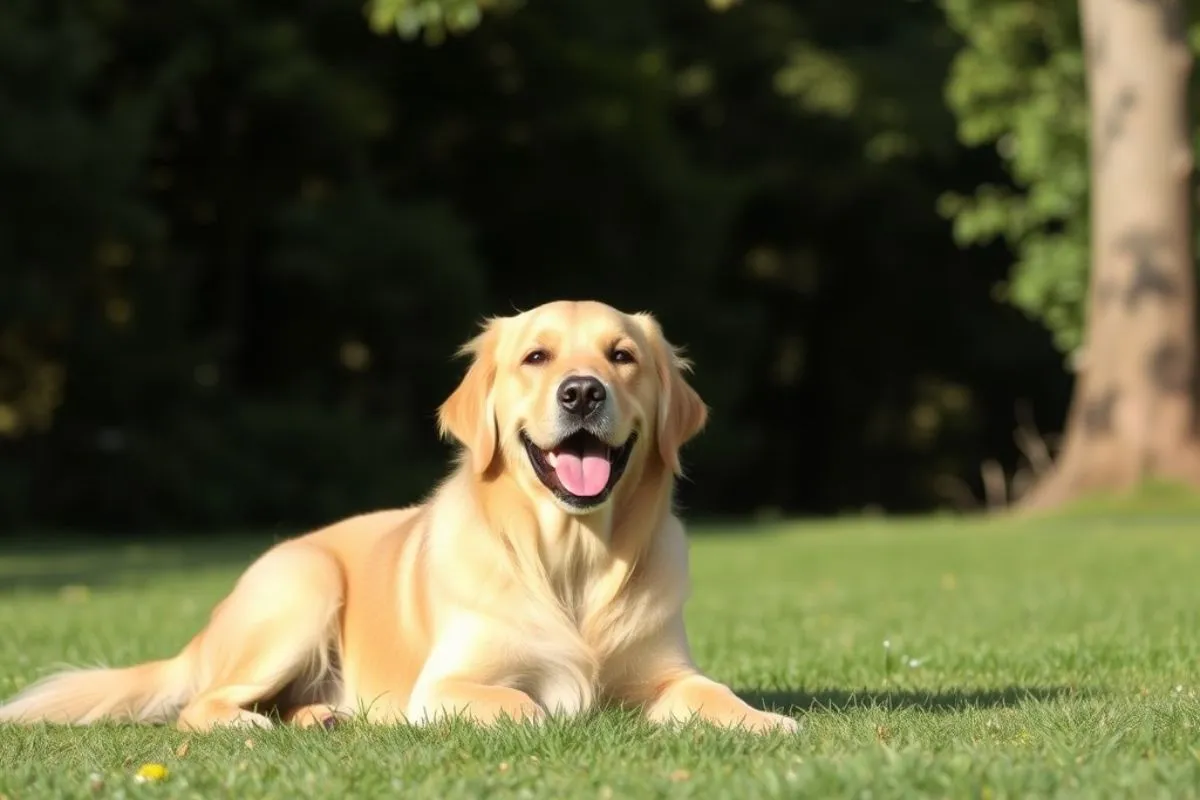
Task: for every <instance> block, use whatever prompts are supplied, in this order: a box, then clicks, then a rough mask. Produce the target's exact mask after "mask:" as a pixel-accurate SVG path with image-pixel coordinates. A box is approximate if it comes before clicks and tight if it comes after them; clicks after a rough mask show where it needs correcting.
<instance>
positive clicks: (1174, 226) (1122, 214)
mask: <svg viewBox="0 0 1200 800" xmlns="http://www.w3.org/2000/svg"><path fill="white" fill-rule="evenodd" d="M1080 16H1081V18H1082V25H1083V40H1084V46H1085V52H1086V58H1087V81H1088V102H1089V106H1090V116H1091V124H1090V142H1091V148H1090V149H1091V152H1090V159H1091V175H1092V181H1091V192H1090V195H1091V243H1090V244H1091V274H1090V279H1089V289H1088V292H1089V294H1088V308H1087V321H1086V329H1085V334H1084V343H1083V353H1082V357H1081V359H1080V360H1079V363H1078V366H1077V369H1078V371H1079V375H1078V380H1077V382H1076V387H1075V393H1074V397H1073V398H1072V402H1071V409H1070V412H1069V414H1068V417H1067V426H1066V430H1065V436H1064V439H1063V449H1062V452H1061V455H1060V458H1059V460H1058V462H1057V463H1056V464H1055V466H1054V468H1053V469H1052V470H1051V472H1050V473H1049V474H1048V475H1047V476H1046V477H1045V478H1044V479H1043V480H1042V481H1041V482H1040V483H1039V484H1037V485H1036V486H1035V487H1034V488H1033V489H1032V490H1031V492H1030V493H1029V494H1028V495H1027V496H1026V498H1025V499H1024V501H1023V505H1024V506H1025V507H1027V508H1044V507H1048V506H1053V505H1057V504H1059V503H1062V502H1064V501H1066V500H1069V499H1072V498H1074V497H1076V496H1078V495H1081V494H1085V493H1090V492H1095V491H1102V490H1123V489H1130V488H1133V487H1135V486H1136V485H1138V484H1140V483H1141V482H1142V481H1143V480H1145V479H1146V478H1161V479H1165V480H1176V481H1182V482H1185V483H1188V484H1192V485H1200V441H1198V438H1197V408H1198V403H1197V399H1198V397H1200V387H1198V385H1197V368H1196V329H1195V324H1196V321H1195V305H1196V303H1195V293H1196V280H1195V264H1194V262H1193V259H1192V243H1191V238H1192V226H1191V199H1190V186H1191V175H1192V149H1191V125H1190V120H1189V115H1188V97H1187V93H1188V79H1189V75H1190V73H1191V55H1190V52H1189V49H1188V46H1187V40H1186V33H1187V32H1186V24H1185V22H1186V21H1185V13H1184V7H1183V4H1182V2H1181V0H1080Z"/></svg>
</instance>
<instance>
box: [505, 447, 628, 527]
mask: <svg viewBox="0 0 1200 800" xmlns="http://www.w3.org/2000/svg"><path fill="white" fill-rule="evenodd" d="M636 440H637V433H633V434H631V435H630V437H629V438H628V439H627V440H626V441H625V444H623V445H621V446H620V447H612V446H611V445H609V444H607V443H606V442H603V441H601V440H600V439H599V438H598V437H596V436H594V435H593V434H591V433H588V432H587V431H583V430H581V431H576V432H575V433H573V434H571V435H570V436H568V437H567V438H566V439H563V440H562V441H561V442H559V443H558V444H557V445H555V446H554V447H552V448H550V449H549V450H543V449H541V448H540V447H538V446H537V445H536V444H534V443H533V441H532V440H531V439H530V438H529V436H528V435H526V433H525V431H521V441H522V442H524V443H525V452H527V453H528V454H529V462H530V463H531V464H533V471H534V472H535V473H537V476H538V478H539V479H540V480H541V482H542V483H543V484H545V486H546V488H547V489H549V490H550V491H552V492H554V494H555V495H556V496H557V497H558V498H559V499H560V500H562V501H564V502H566V503H568V504H569V505H571V506H574V507H575V508H591V507H593V506H598V505H600V504H601V503H603V502H604V501H605V500H606V499H608V496H609V494H611V493H612V490H613V487H614V486H616V485H617V481H619V480H621V475H622V474H623V473H624V472H625V467H626V465H627V464H628V463H629V454H630V453H631V452H633V444H634V442H635V441H636Z"/></svg>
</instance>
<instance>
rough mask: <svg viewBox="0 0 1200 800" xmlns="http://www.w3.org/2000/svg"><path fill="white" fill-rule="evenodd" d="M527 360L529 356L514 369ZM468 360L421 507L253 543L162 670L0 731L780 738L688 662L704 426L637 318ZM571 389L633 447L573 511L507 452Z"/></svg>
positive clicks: (74, 693)
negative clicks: (761, 734)
mask: <svg viewBox="0 0 1200 800" xmlns="http://www.w3.org/2000/svg"><path fill="white" fill-rule="evenodd" d="M618 349H619V350H622V351H623V352H624V353H625V354H626V355H628V356H630V360H619V359H617V358H615V357H614V352H615V351H616V350H618ZM533 350H538V351H540V352H541V354H542V355H544V356H545V358H542V359H540V360H539V361H538V362H537V363H530V360H531V359H530V353H531V352H532V351H533ZM465 352H466V353H467V354H468V355H470V357H471V359H472V361H471V365H470V367H469V369H468V370H467V374H466V376H465V377H464V379H463V381H462V383H461V384H460V385H459V387H458V388H457V389H456V390H455V391H454V393H453V394H452V395H451V397H450V398H449V399H448V400H447V401H446V403H445V404H444V405H443V406H442V408H441V409H440V412H439V421H440V425H441V428H442V431H443V433H444V434H446V435H448V436H451V437H453V438H455V439H456V440H458V441H459V442H461V443H462V445H463V447H464V450H463V457H462V458H461V459H460V463H459V464H458V466H457V467H456V469H455V470H454V471H453V473H452V474H451V475H450V476H449V477H448V479H447V480H446V481H445V482H444V483H443V484H442V485H441V486H439V487H438V488H437V489H436V490H435V491H434V492H433V494H432V495H431V496H430V497H429V498H428V500H427V501H426V502H424V503H422V504H421V505H418V506H413V507H410V508H406V509H400V510H394V511H381V512H377V513H371V514H365V515H362V516H357V517H353V518H350V519H346V520H343V521H341V522H338V523H336V524H334V525H331V526H329V527H326V528H323V529H321V530H317V531H315V532H312V533H309V534H307V535H305V536H301V537H299V538H296V539H293V540H290V541H286V542H284V543H281V544H279V545H277V546H275V547H273V548H271V549H270V550H269V551H267V552H266V553H265V554H264V555H263V556H261V557H260V558H259V559H258V560H257V561H256V562H254V563H253V564H252V565H251V566H250V567H249V568H248V569H247V570H246V572H245V573H244V574H243V575H242V576H241V578H240V579H239V580H238V582H237V584H236V586H235V587H234V589H233V591H232V592H231V593H230V594H229V595H228V596H227V597H226V598H225V599H224V600H223V601H222V602H221V603H220V604H219V605H218V606H217V608H216V609H215V610H214V611H213V614H212V618H211V620H210V621H209V623H208V625H207V626H206V627H205V628H204V629H203V630H201V631H200V633H198V634H197V635H196V636H195V637H194V638H193V639H192V640H191V642H190V643H189V644H188V645H187V646H186V647H185V648H184V649H183V650H182V652H180V653H179V654H178V655H177V656H175V657H174V658H172V659H168V660H165V661H158V662H151V663H148V664H143V665H140V666H134V667H129V668H125V669H112V670H79V671H68V672H64V673H60V674H57V675H53V676H51V677H49V678H48V679H46V680H44V681H42V682H39V683H37V684H35V685H33V686H31V687H30V688H29V689H27V690H26V691H24V692H23V693H21V694H20V695H18V696H17V697H16V698H13V699H12V700H11V701H9V702H8V703H7V704H6V705H3V706H0V721H11V722H19V723H32V722H37V721H48V722H56V723H70V724H86V723H90V722H95V721H97V720H100V719H105V718H114V719H131V720H138V721H147V722H161V721H169V720H176V721H177V723H178V724H179V726H180V727H182V728H185V729H193V730H207V729H210V728H212V727H214V726H221V725H237V724H243V725H260V726H270V725H271V724H272V723H271V721H270V719H269V718H268V716H267V715H266V714H264V713H263V712H264V711H267V710H270V709H273V710H275V711H277V712H278V713H279V714H280V716H281V717H282V718H283V719H285V720H289V721H293V722H296V723H298V724H313V723H319V722H324V721H326V720H327V719H328V718H330V716H331V715H339V716H342V715H345V716H351V715H358V714H361V715H364V716H365V717H366V718H367V719H369V720H371V721H373V722H378V723H398V722H404V721H407V722H411V723H420V722H422V721H426V720H430V719H434V718H437V717H440V716H442V715H444V714H454V713H457V714H465V715H467V716H469V717H470V718H472V719H474V720H477V721H479V722H481V723H489V722H492V721H494V720H496V719H498V718H500V717H511V718H514V719H525V720H539V719H542V718H544V717H545V716H546V715H547V714H566V715H570V714H577V713H580V712H582V711H585V710H587V709H589V708H591V707H593V706H594V705H595V704H596V703H597V702H599V701H602V700H603V701H610V702H615V703H620V704H624V705H627V706H633V707H637V708H640V709H642V710H643V711H644V712H645V713H646V715H647V716H648V717H649V718H650V719H651V720H655V721H659V722H669V721H672V720H685V719H688V718H690V717H693V716H695V715H698V716H699V717H700V718H702V719H706V720H709V721H711V722H714V723H717V724H720V725H726V726H745V727H747V728H750V729H752V730H755V731H768V730H773V729H785V730H793V729H795V727H796V723H795V721H794V720H792V719H790V718H788V717H784V716H780V715H777V714H772V713H768V712H764V711H760V710H758V709H755V708H752V707H750V706H749V705H747V704H746V703H744V702H743V701H742V700H740V699H739V698H738V697H736V696H735V695H734V694H733V692H732V691H730V690H729V689H728V688H726V687H725V686H723V685H721V684H719V683H717V682H715V681H713V680H711V679H709V678H707V677H705V676H704V675H703V674H702V673H701V672H700V671H699V669H698V668H697V666H696V665H695V664H694V662H693V660H692V656H691V653H690V651H689V647H688V641H687V634H686V631H685V629H684V623H683V615H682V612H683V605H684V602H685V600H686V597H687V594H688V566H687V542H686V539H685V534H684V529H683V526H682V524H681V523H680V521H679V519H677V518H676V517H675V516H674V514H673V512H672V487H673V484H674V480H675V477H676V475H677V473H678V471H679V449H680V447H681V446H682V445H683V444H684V443H685V442H686V441H687V440H688V439H690V438H691V437H692V436H694V435H695V434H696V433H697V432H698V431H699V430H700V429H701V428H702V427H703V425H704V423H705V419H706V416H707V410H706V408H705V406H704V404H703V403H702V402H701V400H700V398H699V397H698V396H697V395H696V393H695V391H694V390H693V389H692V388H691V387H690V386H689V385H688V383H687V382H686V380H685V379H684V369H685V367H686V364H685V363H684V362H683V361H682V360H681V359H680V358H679V357H678V356H677V354H676V352H675V350H674V349H673V348H672V347H671V345H670V344H668V343H667V341H666V340H665V339H664V338H663V335H662V332H661V330H660V329H659V326H658V324H657V323H656V322H655V321H654V319H653V318H651V317H650V316H649V315H645V314H624V313H621V312H619V311H617V310H616V309H613V308H611V307H609V306H605V305H602V304H599V303H591V302H579V303H575V302H557V303H551V304H548V305H545V306H541V307H539V308H536V309H533V310H532V311H528V312H525V313H523V314H518V315H515V316H512V317H506V318H500V319H494V320H491V321H490V322H489V323H488V324H487V325H486V326H485V329H484V330H483V332H482V333H481V334H480V335H479V336H478V337H476V338H475V339H474V340H472V342H470V343H469V344H468V345H467V347H466V348H465ZM577 375H587V376H593V377H595V378H598V379H599V380H601V381H602V382H603V383H604V385H605V386H606V387H607V388H608V400H607V402H608V403H609V405H608V406H606V409H607V410H606V412H605V413H607V414H608V415H609V416H608V417H606V420H607V422H606V425H607V427H606V428H605V431H606V434H605V435H606V437H607V438H608V439H609V440H610V443H611V444H612V446H614V447H615V446H618V445H620V443H622V442H627V441H630V437H631V436H634V435H635V434H636V439H635V440H633V441H634V443H633V445H632V452H631V455H630V457H629V461H628V466H627V468H626V470H625V472H624V474H623V476H622V477H621V478H620V480H619V482H617V483H616V485H615V488H614V489H613V490H612V493H611V495H610V496H609V497H608V498H607V500H606V501H604V502H603V504H601V505H599V506H598V507H595V508H588V509H586V510H584V511H580V510H579V509H577V508H575V507H573V506H571V505H570V504H569V503H565V502H564V501H563V500H562V499H561V498H560V497H556V496H555V494H554V493H553V492H552V491H551V489H550V488H549V485H548V484H545V483H544V482H543V481H542V480H541V479H539V477H538V476H537V474H536V473H535V470H534V468H533V466H532V464H531V456H530V455H529V454H528V453H527V451H526V447H525V444H524V442H523V441H522V438H521V433H522V432H524V433H525V435H526V436H528V438H529V440H530V441H531V442H532V443H534V444H535V445H536V446H537V447H539V448H541V447H545V448H552V447H553V446H554V445H555V444H556V443H557V441H558V440H559V439H561V438H562V436H563V435H564V432H563V425H564V423H563V421H562V418H561V416H562V415H561V413H559V411H558V408H557V405H556V403H557V400H556V398H557V394H558V388H559V386H560V383H561V381H562V380H563V379H564V378H565V377H567V376H577Z"/></svg>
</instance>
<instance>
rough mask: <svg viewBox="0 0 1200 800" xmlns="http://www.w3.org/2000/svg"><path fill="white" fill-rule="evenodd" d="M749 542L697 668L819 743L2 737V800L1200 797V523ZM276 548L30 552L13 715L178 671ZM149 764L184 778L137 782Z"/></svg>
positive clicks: (1130, 518) (716, 582)
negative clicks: (70, 666) (42, 697)
mask: <svg viewBox="0 0 1200 800" xmlns="http://www.w3.org/2000/svg"><path fill="white" fill-rule="evenodd" d="M734 534H735V531H732V530H729V531H707V532H705V533H704V534H703V535H696V536H695V537H694V538H693V572H694V578H695V593H694V597H693V600H692V602H691V604H690V605H689V620H690V627H691V633H692V640H693V644H694V649H695V652H696V655H697V657H698V658H699V659H700V661H701V662H702V664H703V665H704V666H705V667H706V668H707V669H708V670H709V671H710V672H711V674H713V675H714V676H716V677H718V678H720V679H721V680H723V681H726V682H728V683H730V684H731V685H732V686H733V687H734V688H735V689H737V690H738V691H740V692H742V693H743V694H744V695H745V696H747V697H750V698H754V699H756V700H758V701H761V702H764V703H767V704H771V705H774V706H776V707H785V708H790V709H792V713H794V714H796V715H798V716H800V717H802V718H803V719H804V722H805V726H804V729H803V731H802V733H801V734H800V735H799V736H795V737H788V736H783V735H781V736H776V737H771V738H762V739H756V738H754V737H752V736H750V735H745V734H736V733H726V732H719V731H715V730H712V729H704V728H699V727H693V728H690V729H686V730H683V731H673V732H672V731H665V730H655V729H652V728H650V727H647V726H645V725H643V724H641V723H640V722H639V721H638V720H636V719H632V718H629V717H625V716H621V715H619V714H611V713H610V714H602V715H599V716H595V717H593V718H589V719H583V720H577V721H574V722H569V723H563V724H557V723H555V724H551V725H550V726H548V727H547V728H546V729H544V730H540V731H535V730H531V729H524V728H520V727H509V728H507V729H502V730H498V731H492V732H482V731H480V730H476V729H472V728H470V727H469V726H465V725H454V726H450V727H443V728H435V729H431V730H422V731H417V730H410V729H404V728H394V729H371V728H368V727H365V726H359V725H354V724H352V725H349V726H345V727H342V728H339V729H336V730H334V731H331V732H325V731H298V730H294V729H279V730H275V731H271V732H257V731H256V732H254V733H251V734H247V733H222V734H214V735H210V736H188V735H185V734H182V733H179V732H177V731H175V730H174V729H171V728H137V727H128V726H113V727H103V728H93V729H78V730H63V729H54V730H52V729H31V730H17V729H12V728H7V729H0V796H7V797H8V798H10V799H11V800H23V799H24V798H35V797H37V798H40V797H51V796H58V797H67V796H77V797H97V796H100V797H117V796H126V797H134V796H136V797H143V796H144V797H205V798H214V797H279V798H295V797H301V796H304V797H329V798H340V797H370V796H393V797H406V798H407V797H431V798H433V797H436V798H442V797H445V798H458V797H470V796H483V795H488V796H525V797H530V796H539V797H554V798H564V797H590V798H596V797H610V796H611V797H640V796H698V797H730V798H749V797H757V796H776V795H789V796H801V795H803V796H809V797H832V796H838V797H849V796H855V797H867V796H873V797H888V798H890V797H901V796H931V797H955V798H957V797H990V798H1000V797H1020V798H1025V797H1035V796H1050V795H1053V796H1059V797H1097V796H1105V797H1137V798H1151V797H1164V798H1165V797H1170V798H1184V797H1200V699H1198V698H1197V690H1198V689H1200V514H1196V513H1194V512H1192V511H1188V512H1186V513H1179V514H1176V515H1174V516H1166V515H1159V516H1154V515H1150V514H1145V513H1140V512H1138V513H1133V512H1126V513H1115V512H1111V511H1109V512H1105V513H1099V512H1096V513H1092V514H1091V515H1089V516H1075V517H1071V518H1063V519H1059V520H1057V521H1049V520H1047V521H1041V522H1036V523H1028V522H1026V523H1014V522H991V523H984V522H963V521H955V520H953V519H946V518H942V519H936V520H934V519H929V520H921V521H905V522H882V521H879V522H872V521H854V522H839V523H825V524H813V525H792V526H783V525H779V526H772V527H767V528H758V529H754V530H749V531H743V532H741V533H740V534H737V535H734ZM265 541H267V540H263V539H258V540H256V541H251V542H248V543H247V542H242V543H238V544H228V543H227V544H226V545H225V546H224V547H216V546H214V545H211V544H210V545H209V546H208V547H207V548H205V547H200V546H197V545H155V546H151V547H145V548H111V549H108V550H105V549H102V548H98V549H86V548H82V547H80V548H74V547H67V546H61V545H60V546H54V547H53V549H57V550H60V551H61V552H60V553H59V554H50V550H51V547H50V546H51V545H52V544H53V543H52V542H49V543H47V545H48V546H47V548H46V549H44V550H41V551H39V550H37V549H36V548H28V549H26V550H22V551H19V552H15V553H14V552H11V548H10V549H9V552H8V553H7V554H6V555H3V556H0V694H3V695H8V694H11V693H12V692H13V691H14V690H16V689H17V688H18V687H19V686H20V685H22V684H23V683H24V682H26V681H28V680H30V679H31V678H33V677H35V676H36V675H38V674H39V673H40V671H41V670H43V669H44V668H46V667H47V666H49V665H51V664H53V663H55V662H62V661H70V662H77V663H78V662H96V661H100V660H104V661H107V662H110V663H118V662H130V661H134V660H140V659H147V658H153V657H160V656H163V655H166V654H169V653H172V652H173V651H174V650H175V649H176V648H178V647H179V646H180V645H182V644H183V643H184V642H185V641H186V640H187V638H188V637H189V636H190V635H191V634H192V633H193V632H194V631H195V630H196V629H197V628H198V627H199V626H200V625H201V624H202V623H203V621H204V620H205V618H206V616H207V612H208V609H209V607H210V605H211V604H212V603H213V602H214V601H215V600H217V599H218V598H219V597H220V596H221V595H222V593H223V592H224V591H225V590H226V589H227V588H228V587H229V585H230V582H231V581H232V580H233V578H234V576H235V574H236V572H237V570H238V569H240V568H241V567H242V566H243V565H244V564H245V563H246V559H247V558H248V557H249V556H250V555H251V554H253V553H254V552H256V551H257V549H258V548H259V547H261V546H262V544H263V543H264V542H265ZM84 587H86V588H84ZM885 641H886V642H890V645H891V646H890V648H885V645H884V643H885ZM248 737H249V738H248ZM185 745H186V746H185ZM146 762H160V763H163V764H165V765H166V766H167V767H168V768H169V770H170V774H169V776H168V777H167V778H166V779H165V780H164V781H162V782H160V783H155V784H149V785H139V784H137V783H136V782H135V779H134V773H135V771H136V770H137V769H138V767H139V766H140V765H142V764H143V763H146Z"/></svg>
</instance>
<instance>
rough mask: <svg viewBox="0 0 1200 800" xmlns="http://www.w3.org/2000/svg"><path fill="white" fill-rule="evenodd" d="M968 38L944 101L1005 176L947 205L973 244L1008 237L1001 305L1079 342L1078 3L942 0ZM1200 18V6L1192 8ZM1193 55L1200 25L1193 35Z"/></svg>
mask: <svg viewBox="0 0 1200 800" xmlns="http://www.w3.org/2000/svg"><path fill="white" fill-rule="evenodd" d="M942 5H943V7H944V9H945V12H946V16H947V19H948V20H949V22H950V24H951V25H952V26H953V27H954V29H955V30H956V31H957V32H958V33H959V34H960V35H961V36H962V39H963V45H962V49H961V51H960V52H959V54H958V55H957V57H956V58H955V60H954V63H953V65H952V68H951V71H950V75H949V80H948V82H947V87H946V100H947V103H948V105H949V107H950V108H951V109H952V110H953V112H954V114H955V116H956V117H957V120H958V132H959V136H960V137H961V139H962V141H963V142H964V143H965V144H967V145H970V146H985V145H986V146H991V147H994V149H995V152H996V153H997V154H998V156H999V158H1000V159H1001V160H1002V161H1003V163H1004V165H1005V167H1006V171H1007V176H1006V177H1007V179H1006V180H1004V181H1001V182H990V183H986V184H983V185H981V186H979V187H978V188H976V189H975V190H974V191H973V192H971V193H969V194H967V193H955V192H949V193H947V194H946V195H945V196H944V197H943V198H942V202H941V209H942V212H943V213H944V214H946V215H947V216H949V217H951V218H953V220H954V235H955V238H956V239H957V241H959V242H961V243H962V244H964V245H972V244H980V243H986V242H989V241H991V240H993V239H997V238H999V239H1002V240H1003V241H1004V242H1005V243H1006V244H1008V246H1009V247H1011V249H1012V250H1013V252H1014V254H1015V256H1016V263H1015V265H1014V268H1013V271H1012V275H1011V276H1010V278H1009V280H1008V282H1007V286H1006V287H1005V289H1004V292H1003V296H1005V297H1006V298H1007V299H1009V300H1010V301H1011V302H1012V303H1014V304H1015V305H1016V306H1017V307H1019V308H1021V309H1022V310H1023V311H1025V312H1026V313H1028V314H1030V315H1031V316H1032V317H1034V318H1036V319H1038V320H1039V321H1041V322H1042V323H1043V324H1044V325H1046V327H1047V328H1048V329H1049V330H1050V331H1051V332H1052V334H1053V336H1054V341H1055V343H1056V345H1057V346H1058V348H1059V349H1060V350H1061V351H1062V352H1063V353H1065V354H1068V355H1070V354H1073V353H1075V351H1076V350H1077V349H1078V348H1079V346H1080V344H1081V336H1082V332H1083V319H1084V314H1085V311H1086V309H1085V302H1086V293H1087V275H1088V268H1089V252H1088V184H1089V176H1088V157H1087V153H1088V151H1087V125H1088V108H1087V102H1086V101H1087V97H1086V91H1085V85H1084V68H1085V65H1084V57H1083V52H1082V48H1081V44H1080V40H1081V35H1080V28H1079V15H1078V2H1076V0H1053V1H1052V2H1043V1H1042V0H942ZM1188 5H1189V18H1190V19H1192V20H1195V19H1196V18H1197V13H1196V12H1200V3H1194V2H1190V3H1189V4H1188ZM1189 39H1190V41H1191V42H1192V49H1193V51H1194V52H1195V51H1197V50H1198V47H1197V43H1198V42H1200V28H1198V27H1196V25H1195V24H1193V26H1192V27H1191V35H1190V37H1189Z"/></svg>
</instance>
